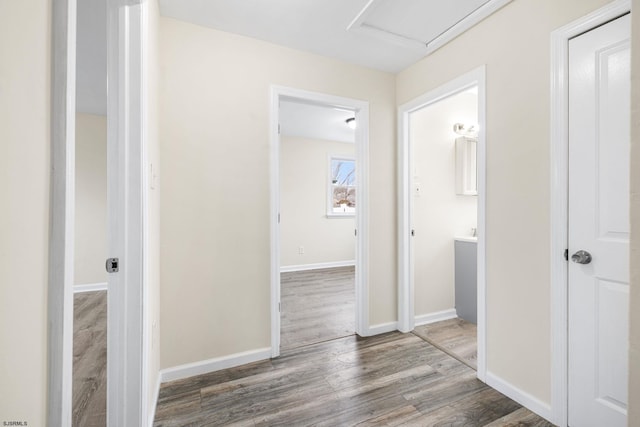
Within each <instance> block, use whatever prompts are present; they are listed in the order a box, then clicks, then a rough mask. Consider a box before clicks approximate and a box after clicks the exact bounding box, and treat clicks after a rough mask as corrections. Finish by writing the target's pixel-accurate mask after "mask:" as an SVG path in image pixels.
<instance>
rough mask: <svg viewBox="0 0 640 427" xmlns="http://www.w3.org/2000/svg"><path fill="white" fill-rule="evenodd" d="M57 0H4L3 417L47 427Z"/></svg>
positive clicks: (0, 40) (0, 126)
mask: <svg viewBox="0 0 640 427" xmlns="http://www.w3.org/2000/svg"><path fill="white" fill-rule="evenodd" d="M50 28H51V24H50V2H48V1H44V0H41V1H18V2H14V1H2V2H0V58H2V60H0V147H1V150H2V155H0V174H2V180H1V181H0V200H2V201H3V202H2V209H0V325H1V326H0V349H1V350H0V421H9V420H15V421H27V422H28V423H29V425H33V426H44V425H45V415H46V389H47V367H46V364H47V332H46V331H47V270H48V267H47V266H48V241H49V240H48V239H49V170H50V167H49V140H50V137H49V123H50V122H49V110H50V108H49V104H50V96H49V89H50V83H49V81H50V74H49V69H50V45H51V41H50Z"/></svg>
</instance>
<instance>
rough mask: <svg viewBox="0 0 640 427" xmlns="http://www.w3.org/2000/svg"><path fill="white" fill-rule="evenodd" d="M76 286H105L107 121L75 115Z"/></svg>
mask: <svg viewBox="0 0 640 427" xmlns="http://www.w3.org/2000/svg"><path fill="white" fill-rule="evenodd" d="M74 250H75V265H74V270H75V273H74V283H75V284H76V285H82V284H93V283H104V282H106V281H107V272H106V271H105V269H104V262H105V260H106V259H107V117H106V116H99V115H94V114H85V113H78V114H76V212H75V248H74Z"/></svg>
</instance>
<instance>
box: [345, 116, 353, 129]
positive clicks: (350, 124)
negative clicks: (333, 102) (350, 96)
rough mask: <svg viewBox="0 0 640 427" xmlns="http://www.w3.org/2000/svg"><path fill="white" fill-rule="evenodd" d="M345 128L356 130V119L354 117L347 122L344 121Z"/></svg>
mask: <svg viewBox="0 0 640 427" xmlns="http://www.w3.org/2000/svg"><path fill="white" fill-rule="evenodd" d="M344 122H345V123H346V124H347V126H349V127H350V128H351V129H355V128H356V118H355V117H349V118H348V119H347V120H345V121H344Z"/></svg>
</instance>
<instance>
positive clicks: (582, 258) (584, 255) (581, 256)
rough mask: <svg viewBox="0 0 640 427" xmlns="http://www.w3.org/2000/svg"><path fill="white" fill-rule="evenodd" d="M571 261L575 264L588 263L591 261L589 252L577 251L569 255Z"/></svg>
mask: <svg viewBox="0 0 640 427" xmlns="http://www.w3.org/2000/svg"><path fill="white" fill-rule="evenodd" d="M571 261H573V262H575V263H576V264H589V263H590V262H591V254H590V253H589V252H587V251H582V250H580V251H578V252H576V253H575V254H573V255H571Z"/></svg>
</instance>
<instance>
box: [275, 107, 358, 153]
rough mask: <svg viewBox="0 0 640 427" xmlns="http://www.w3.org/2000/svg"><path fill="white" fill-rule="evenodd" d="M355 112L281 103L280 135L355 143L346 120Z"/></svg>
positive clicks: (352, 131)
mask: <svg viewBox="0 0 640 427" xmlns="http://www.w3.org/2000/svg"><path fill="white" fill-rule="evenodd" d="M354 116H355V113H354V112H353V111H349V110H344V109H341V108H333V107H328V106H323V105H314V104H308V103H303V102H301V101H294V100H285V101H281V102H280V134H281V135H284V136H298V137H303V138H311V139H321V140H326V141H340V142H351V143H353V142H355V137H356V136H355V131H354V130H353V129H351V128H350V127H349V126H347V123H346V120H347V119H348V118H350V117H354Z"/></svg>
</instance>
